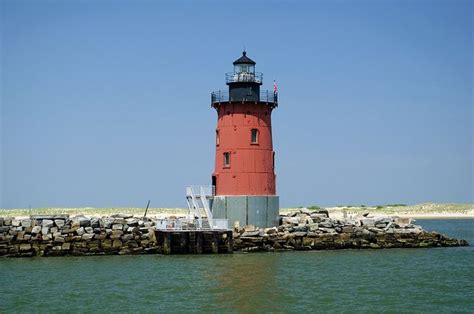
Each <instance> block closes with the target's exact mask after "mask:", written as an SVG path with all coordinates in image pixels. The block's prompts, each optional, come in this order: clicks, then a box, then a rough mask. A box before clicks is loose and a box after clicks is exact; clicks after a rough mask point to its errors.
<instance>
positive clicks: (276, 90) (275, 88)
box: [273, 80, 278, 94]
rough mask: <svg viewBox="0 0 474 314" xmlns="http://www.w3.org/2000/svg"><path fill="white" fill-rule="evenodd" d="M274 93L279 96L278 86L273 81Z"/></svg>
mask: <svg viewBox="0 0 474 314" xmlns="http://www.w3.org/2000/svg"><path fill="white" fill-rule="evenodd" d="M273 93H274V94H278V86H277V83H276V81H275V80H273Z"/></svg>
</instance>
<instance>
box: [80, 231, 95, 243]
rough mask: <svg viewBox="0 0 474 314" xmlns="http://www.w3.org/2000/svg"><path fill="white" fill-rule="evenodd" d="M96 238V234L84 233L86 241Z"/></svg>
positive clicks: (83, 236)
mask: <svg viewBox="0 0 474 314" xmlns="http://www.w3.org/2000/svg"><path fill="white" fill-rule="evenodd" d="M93 238H94V234H90V233H84V234H83V235H82V240H84V241H90V240H92V239H93Z"/></svg>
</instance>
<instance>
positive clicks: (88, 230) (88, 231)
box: [84, 227, 94, 234]
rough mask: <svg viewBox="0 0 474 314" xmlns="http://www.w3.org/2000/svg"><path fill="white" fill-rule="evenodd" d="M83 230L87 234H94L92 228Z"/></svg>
mask: <svg viewBox="0 0 474 314" xmlns="http://www.w3.org/2000/svg"><path fill="white" fill-rule="evenodd" d="M84 230H85V231H86V232H87V233H89V234H92V233H94V229H93V228H92V227H85V228H84Z"/></svg>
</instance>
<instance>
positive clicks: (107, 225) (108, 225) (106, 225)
mask: <svg viewBox="0 0 474 314" xmlns="http://www.w3.org/2000/svg"><path fill="white" fill-rule="evenodd" d="M113 223H114V219H113V218H103V219H102V220H101V225H102V227H103V228H106V229H110V228H111V227H112V224H113Z"/></svg>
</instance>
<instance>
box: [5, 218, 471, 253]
mask: <svg viewBox="0 0 474 314" xmlns="http://www.w3.org/2000/svg"><path fill="white" fill-rule="evenodd" d="M179 232H180V231H176V233H179ZM208 233H209V232H204V233H203V235H202V236H203V237H204V238H203V239H204V240H203V241H204V242H199V241H201V240H199V239H197V240H196V239H194V236H195V235H194V233H191V234H188V235H187V236H186V237H179V239H178V238H177V239H174V238H173V235H172V234H169V235H168V238H167V239H168V240H167V239H161V238H162V237H163V235H162V234H160V232H159V231H157V230H156V224H155V221H154V220H152V219H147V218H137V217H132V216H130V215H112V216H110V217H102V218H97V217H85V216H75V217H72V218H70V217H69V216H67V215H57V216H31V217H30V218H23V219H14V218H13V219H12V218H1V217H0V256H9V257H28V256H65V255H76V256H77V255H111V254H121V255H122V254H159V253H165V254H166V253H167V248H168V251H169V252H171V251H172V249H173V248H174V246H177V248H175V251H176V252H181V253H193V252H192V250H189V249H186V250H184V249H183V247H185V246H186V245H191V244H193V243H196V245H197V244H199V245H198V246H196V247H197V248H200V247H201V246H202V247H203V248H204V249H203V250H200V251H202V252H204V253H206V252H209V253H210V252H214V253H216V252H218V251H219V252H221V251H223V252H224V251H228V250H230V251H231V250H232V248H233V251H234V252H257V251H283V250H332V249H349V248H351V249H365V248H371V249H380V248H422V247H441V246H465V245H468V243H467V242H466V241H465V240H458V239H452V238H449V237H447V236H445V235H441V234H439V233H437V232H428V231H426V230H423V229H422V228H421V227H420V226H418V225H415V224H413V221H410V220H409V219H407V218H392V217H368V216H367V215H365V216H361V217H355V218H344V219H334V218H329V217H328V214H327V212H324V211H322V212H321V211H320V212H311V211H309V210H307V209H301V210H300V211H299V212H297V213H293V214H290V215H287V216H282V217H281V224H280V226H278V227H274V228H266V229H258V228H255V227H253V226H244V227H243V228H239V229H235V230H234V232H233V233H232V236H231V232H228V234H229V235H228V236H225V235H223V234H222V239H220V238H219V239H218V238H215V237H216V236H217V235H213V234H208ZM226 234H227V233H226ZM208 236H210V237H211V238H210V239H208V240H206V239H207V237H208ZM160 239H161V240H162V241H160ZM183 239H187V240H186V241H187V242H186V241H184V240H183ZM178 240H179V241H178ZM191 240H193V241H191ZM198 240H199V241H198ZM190 241H191V242H192V243H191V242H190ZM175 242H176V243H175ZM185 242H186V243H185ZM188 242H189V243H188ZM207 242H209V243H210V244H211V248H210V249H206V243H207ZM221 242H223V243H221ZM202 243H204V244H202ZM221 246H222V247H223V248H224V249H225V250H224V249H223V250H218V248H219V247H221ZM212 247H214V248H215V249H212Z"/></svg>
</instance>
